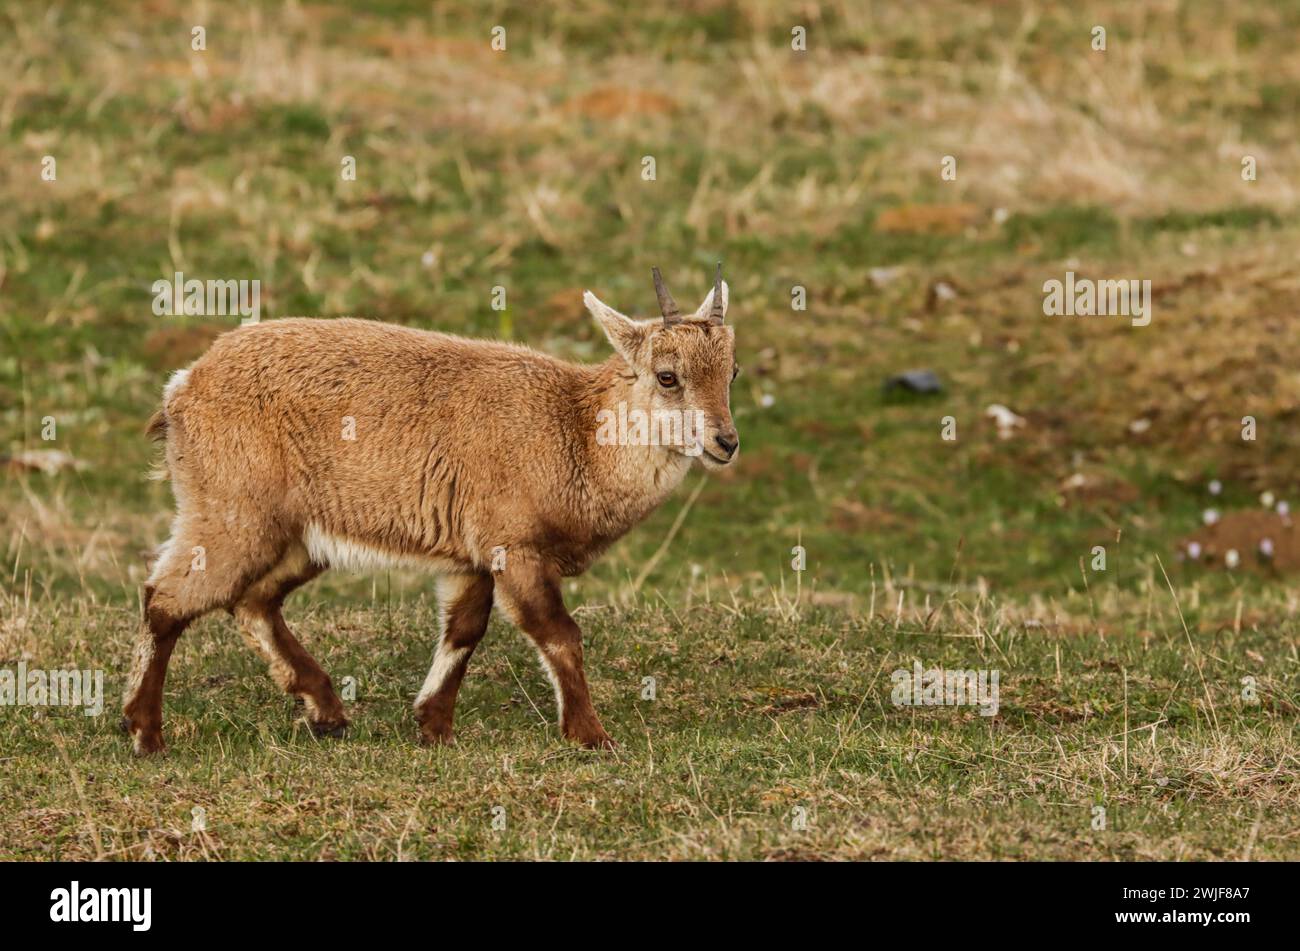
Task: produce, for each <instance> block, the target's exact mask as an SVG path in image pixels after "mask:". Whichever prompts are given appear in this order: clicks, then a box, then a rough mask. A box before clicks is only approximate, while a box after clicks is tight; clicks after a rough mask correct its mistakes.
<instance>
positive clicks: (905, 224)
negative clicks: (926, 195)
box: [876, 203, 980, 234]
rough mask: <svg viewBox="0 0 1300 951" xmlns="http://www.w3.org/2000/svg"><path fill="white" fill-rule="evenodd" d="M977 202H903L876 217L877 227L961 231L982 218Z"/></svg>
mask: <svg viewBox="0 0 1300 951" xmlns="http://www.w3.org/2000/svg"><path fill="white" fill-rule="evenodd" d="M979 217H980V210H979V208H978V207H977V206H975V205H972V204H968V203H961V204H954V205H899V206H898V207H897V208H888V209H886V210H884V211H882V212H881V213H880V215H879V216H878V217H877V218H876V230H877V231H880V232H884V233H886V234H961V233H962V232H963V231H965V230H966V229H967V228H969V227H970V226H972V225H974V224H975V223H976V222H977V221H979Z"/></svg>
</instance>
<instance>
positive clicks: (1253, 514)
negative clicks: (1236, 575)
mask: <svg viewBox="0 0 1300 951" xmlns="http://www.w3.org/2000/svg"><path fill="white" fill-rule="evenodd" d="M1178 551H1179V555H1180V556H1181V557H1182V558H1183V559H1184V560H1186V561H1187V562H1188V563H1194V564H1200V565H1203V566H1205V567H1206V568H1220V569H1222V568H1231V569H1233V570H1256V571H1263V572H1266V573H1270V574H1271V573H1290V572H1293V571H1296V570H1297V569H1300V524H1297V522H1296V520H1295V519H1294V518H1292V517H1291V516H1290V515H1279V514H1278V513H1277V512H1273V511H1269V510H1267V509H1247V510H1245V511H1240V512H1228V513H1227V514H1225V515H1223V516H1221V517H1220V518H1219V520H1218V521H1217V522H1215V523H1214V524H1213V525H1203V526H1202V527H1201V528H1200V529H1198V530H1197V531H1196V532H1194V533H1193V534H1191V535H1188V536H1187V537H1186V538H1184V539H1182V540H1181V541H1179V543H1178Z"/></svg>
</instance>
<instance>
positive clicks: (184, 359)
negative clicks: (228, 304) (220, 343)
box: [143, 324, 230, 370]
mask: <svg viewBox="0 0 1300 951" xmlns="http://www.w3.org/2000/svg"><path fill="white" fill-rule="evenodd" d="M228 329H230V328H228V327H221V326H216V325H212V324H207V325H199V326H196V327H163V328H160V329H158V330H155V331H154V332H153V333H151V334H149V336H147V337H145V339H144V347H143V349H144V356H145V359H146V360H148V361H149V365H150V366H153V367H157V368H158V369H161V370H171V369H176V368H177V367H183V366H185V365H186V364H187V363H190V362H191V361H194V360H197V359H198V358H199V357H201V356H202V355H203V353H204V351H206V350H207V349H208V347H210V346H211V345H212V341H214V340H216V339H217V337H218V336H220V335H221V333H222V331H224V330H228Z"/></svg>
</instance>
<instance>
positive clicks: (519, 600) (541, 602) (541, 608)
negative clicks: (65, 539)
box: [497, 552, 614, 749]
mask: <svg viewBox="0 0 1300 951" xmlns="http://www.w3.org/2000/svg"><path fill="white" fill-rule="evenodd" d="M497 592H498V594H499V601H498V603H499V604H501V606H502V607H503V608H505V610H506V613H507V614H509V615H510V617H511V619H512V620H513V621H514V622H515V623H516V624H517V625H519V627H521V628H522V629H523V631H524V633H525V634H527V635H528V636H529V637H530V638H532V640H533V643H534V644H536V645H537V650H538V652H539V653H540V654H541V656H542V666H543V667H544V668H545V670H546V672H547V674H548V675H549V676H550V678H551V683H552V684H553V685H554V686H555V700H556V703H557V704H558V705H559V708H560V732H562V733H563V734H564V736H565V738H567V739H569V740H572V741H573V742H575V743H581V744H582V745H583V746H585V747H587V748H588V749H613V748H614V741H613V740H611V739H610V738H609V734H608V733H606V732H605V728H604V727H603V726H601V725H600V718H599V717H597V716H596V709H595V707H593V706H592V705H591V694H590V693H588V692H587V677H586V674H585V673H584V672H583V666H582V631H581V629H579V627H578V625H577V624H576V623H575V622H574V620H573V618H571V617H569V612H568V611H567V610H565V607H564V599H563V598H562V597H561V595H560V574H559V572H558V571H556V570H555V569H554V568H552V567H550V566H549V565H546V564H545V563H543V562H541V561H540V560H538V559H536V558H534V557H533V556H531V555H528V554H524V553H516V552H508V553H507V555H506V567H505V570H503V571H502V572H501V573H500V574H498V575H497Z"/></svg>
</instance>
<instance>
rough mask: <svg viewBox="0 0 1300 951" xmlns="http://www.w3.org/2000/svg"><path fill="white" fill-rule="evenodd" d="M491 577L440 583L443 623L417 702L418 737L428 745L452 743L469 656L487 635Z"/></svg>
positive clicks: (448, 578) (457, 577) (446, 578)
mask: <svg viewBox="0 0 1300 951" xmlns="http://www.w3.org/2000/svg"><path fill="white" fill-rule="evenodd" d="M492 589H493V582H492V576H491V575H489V574H466V575H447V576H444V577H443V578H440V579H439V581H438V610H439V614H440V616H441V623H440V628H441V630H440V631H439V637H438V646H437V648H436V649H435V651H434V654H433V665H432V666H431V667H430V668H429V675H428V676H427V677H426V678H425V680H424V687H423V688H421V690H420V694H419V696H418V697H416V698H415V716H416V719H417V720H418V721H419V724H420V739H421V741H422V742H424V743H426V744H430V745H441V744H446V743H450V742H451V741H452V715H453V712H454V711H455V708H456V694H457V693H458V692H459V690H460V682H461V680H462V679H464V677H465V668H466V667H468V666H469V658H470V655H471V654H473V653H474V648H475V647H477V646H478V642H479V641H481V640H482V639H483V634H484V633H485V632H486V631H487V625H488V618H489V617H490V616H491V614H492Z"/></svg>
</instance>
